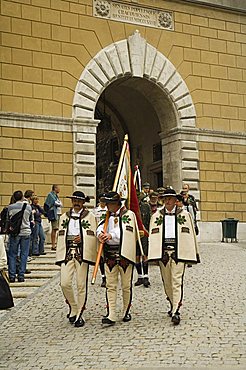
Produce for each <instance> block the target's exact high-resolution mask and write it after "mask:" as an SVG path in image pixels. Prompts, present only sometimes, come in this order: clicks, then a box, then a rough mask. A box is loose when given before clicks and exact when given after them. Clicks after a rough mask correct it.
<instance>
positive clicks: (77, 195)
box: [66, 190, 90, 202]
mask: <svg viewBox="0 0 246 370" xmlns="http://www.w3.org/2000/svg"><path fill="white" fill-rule="evenodd" d="M66 198H71V199H79V200H84V201H85V202H89V201H90V198H89V197H86V196H85V194H84V193H83V192H82V191H79V190H77V191H74V192H73V195H71V196H70V197H66Z"/></svg>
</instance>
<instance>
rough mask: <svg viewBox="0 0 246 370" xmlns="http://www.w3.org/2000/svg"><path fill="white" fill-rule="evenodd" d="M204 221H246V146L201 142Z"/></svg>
mask: <svg viewBox="0 0 246 370" xmlns="http://www.w3.org/2000/svg"><path fill="white" fill-rule="evenodd" d="M199 154H200V190H201V205H200V208H201V211H202V220H203V221H218V220H220V219H224V218H227V217H234V218H237V219H239V220H240V221H244V222H245V221H246V212H245V209H246V151H245V146H243V145H230V144H219V143H218V144H216V143H209V142H206V143H200V144H199Z"/></svg>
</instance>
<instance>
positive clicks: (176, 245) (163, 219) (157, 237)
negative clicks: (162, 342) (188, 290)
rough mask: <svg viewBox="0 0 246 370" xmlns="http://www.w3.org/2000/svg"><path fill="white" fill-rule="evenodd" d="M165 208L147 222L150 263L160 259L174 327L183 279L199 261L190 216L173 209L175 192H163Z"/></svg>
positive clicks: (175, 197) (169, 190) (178, 209)
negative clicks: (186, 269)
mask: <svg viewBox="0 0 246 370" xmlns="http://www.w3.org/2000/svg"><path fill="white" fill-rule="evenodd" d="M163 197H164V208H163V209H158V210H157V212H155V213H154V214H153V215H152V217H151V220H150V233H149V255H148V259H149V260H159V266H160V272H161V277H162V281H163V285H164V290H165V293H166V296H167V300H168V301H169V302H170V306H171V307H170V311H168V315H169V316H170V317H171V320H172V322H173V324H174V325H178V324H179V323H180V312H179V309H180V307H181V305H182V299H183V279H184V272H185V266H186V264H187V263H189V264H190V263H191V264H196V263H198V262H200V259H199V253H198V247H197V241H196V235H195V229H194V224H193V221H192V217H191V215H190V214H189V213H188V212H186V211H185V210H183V209H182V208H178V207H177V206H176V200H177V195H176V192H175V190H173V189H170V188H169V189H166V190H165V191H164V194H163Z"/></svg>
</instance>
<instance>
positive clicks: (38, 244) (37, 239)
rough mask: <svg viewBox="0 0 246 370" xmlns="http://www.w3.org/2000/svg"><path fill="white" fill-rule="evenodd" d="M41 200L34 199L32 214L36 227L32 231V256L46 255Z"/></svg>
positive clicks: (35, 197)
mask: <svg viewBox="0 0 246 370" xmlns="http://www.w3.org/2000/svg"><path fill="white" fill-rule="evenodd" d="M38 202H39V199H38V197H37V196H34V197H33V198H32V204H31V207H32V213H33V217H34V227H33V229H32V236H31V238H32V255H33V256H39V255H40V254H41V255H44V254H46V253H45V251H44V242H45V234H44V229H43V226H42V218H41V216H42V214H44V209H43V208H42V207H41V206H40V205H39V204H38Z"/></svg>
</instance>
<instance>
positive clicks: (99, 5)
mask: <svg viewBox="0 0 246 370" xmlns="http://www.w3.org/2000/svg"><path fill="white" fill-rule="evenodd" d="M95 9H96V12H97V14H99V15H100V16H102V17H107V16H108V15H109V10H110V4H109V3H108V1H103V0H99V1H96V4H95Z"/></svg>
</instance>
